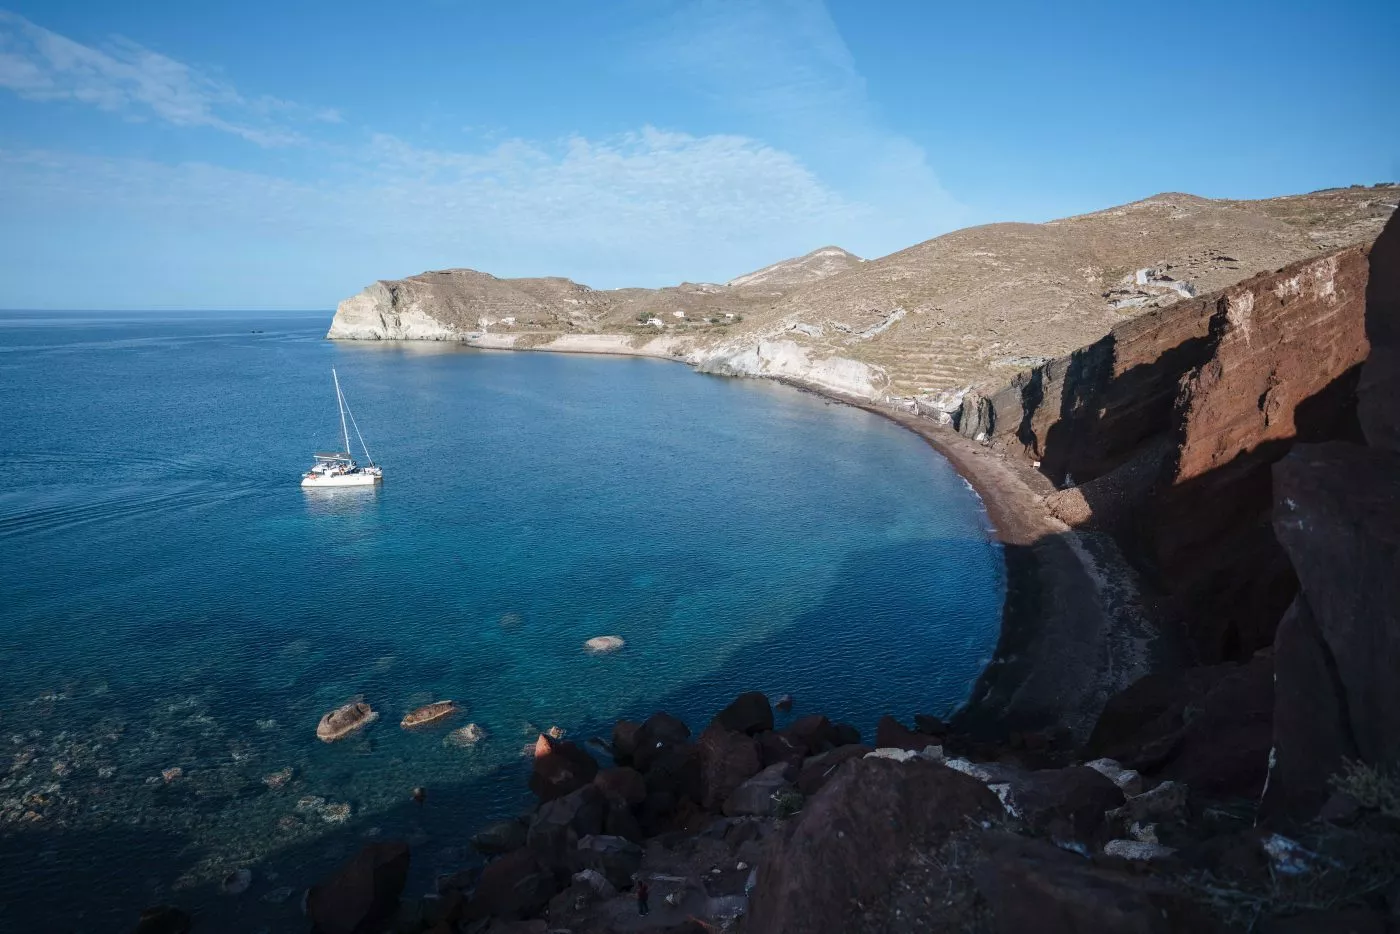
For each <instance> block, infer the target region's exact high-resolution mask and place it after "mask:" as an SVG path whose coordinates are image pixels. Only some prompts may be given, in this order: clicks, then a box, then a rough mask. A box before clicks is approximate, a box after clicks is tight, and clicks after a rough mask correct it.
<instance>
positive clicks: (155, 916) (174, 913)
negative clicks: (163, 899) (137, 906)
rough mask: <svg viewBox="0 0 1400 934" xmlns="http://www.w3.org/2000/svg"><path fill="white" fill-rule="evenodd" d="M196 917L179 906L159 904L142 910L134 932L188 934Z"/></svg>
mask: <svg viewBox="0 0 1400 934" xmlns="http://www.w3.org/2000/svg"><path fill="white" fill-rule="evenodd" d="M193 926H194V919H192V918H191V917H190V916H189V915H188V914H186V913H185V912H183V911H181V910H180V909H179V908H174V907H172V906H170V905H157V906H156V907H154V908H147V909H146V910H145V911H143V912H141V918H140V920H138V921H137V922H136V927H135V928H134V929H133V931H132V934H188V932H189V931H190V929H191V928H192V927H193Z"/></svg>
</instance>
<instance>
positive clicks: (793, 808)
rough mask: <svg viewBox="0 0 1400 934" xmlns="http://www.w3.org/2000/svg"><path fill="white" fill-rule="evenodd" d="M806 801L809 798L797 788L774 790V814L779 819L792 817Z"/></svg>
mask: <svg viewBox="0 0 1400 934" xmlns="http://www.w3.org/2000/svg"><path fill="white" fill-rule="evenodd" d="M806 803H807V799H806V798H805V797H803V795H802V792H800V791H798V790H797V789H796V788H784V789H783V790H782V791H775V792H773V816H774V817H776V818H778V819H779V820H783V819H785V818H788V817H791V816H792V815H794V814H796V813H797V812H798V811H800V810H802V805H804V804H806Z"/></svg>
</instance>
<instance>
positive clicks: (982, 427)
mask: <svg viewBox="0 0 1400 934" xmlns="http://www.w3.org/2000/svg"><path fill="white" fill-rule="evenodd" d="M953 425H954V427H956V428H957V429H958V434H960V435H962V436H963V437H964V438H971V439H972V440H974V441H985V440H987V438H989V437H991V434H992V432H993V430H994V429H995V427H996V418H995V414H994V412H993V409H992V402H991V400H990V399H988V398H987V397H986V396H984V395H982V394H981V393H979V392H977V391H976V390H968V392H967V393H966V394H965V395H964V396H963V397H962V405H961V406H959V408H958V412H957V414H956V415H955V416H954V417H953Z"/></svg>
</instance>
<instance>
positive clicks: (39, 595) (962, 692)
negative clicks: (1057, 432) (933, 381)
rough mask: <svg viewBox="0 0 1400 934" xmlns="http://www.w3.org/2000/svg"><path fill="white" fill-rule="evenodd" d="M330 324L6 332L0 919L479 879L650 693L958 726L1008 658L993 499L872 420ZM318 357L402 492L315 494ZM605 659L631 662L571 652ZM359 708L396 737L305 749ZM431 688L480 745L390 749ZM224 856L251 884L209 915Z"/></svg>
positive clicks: (794, 401)
mask: <svg viewBox="0 0 1400 934" xmlns="http://www.w3.org/2000/svg"><path fill="white" fill-rule="evenodd" d="M327 324H328V316H327V315H326V314H324V313H317V314H305V315H291V314H284V315H262V316H258V315H232V314H155V313H151V314H124V315H108V314H101V315H98V314H77V313H66V314H50V313H43V314H41V313H33V314H23V313H16V312H6V313H0V470H3V476H4V478H5V482H4V484H3V485H0V556H2V557H0V905H3V908H0V928H3V927H6V926H7V925H11V926H12V925H14V924H17V923H33V922H34V920H35V919H38V918H48V919H50V920H49V923H53V922H54V921H55V920H58V919H60V918H61V919H64V922H63V923H66V924H70V925H71V927H72V929H73V930H109V929H121V928H122V927H124V926H129V924H130V921H131V919H133V918H134V916H135V913H136V912H137V911H138V910H139V909H140V908H141V907H142V905H143V904H148V903H155V902H160V901H168V902H174V903H176V904H181V905H183V906H185V907H189V908H195V909H198V910H199V911H200V913H201V915H202V919H203V920H202V926H201V928H200V929H201V930H239V931H254V930H258V929H260V928H267V929H269V930H281V929H283V928H284V927H286V928H290V929H293V930H295V929H299V924H300V923H301V922H300V918H299V914H298V911H297V901H298V899H299V897H300V889H301V888H302V887H304V886H305V885H306V884H308V883H309V882H312V881H314V880H315V878H316V877H317V875H318V874H320V873H322V872H324V871H325V869H326V868H327V867H329V866H331V865H333V864H334V862H335V861H336V860H337V859H338V858H340V857H342V856H343V855H346V854H348V853H349V852H351V851H352V850H353V848H354V847H355V846H356V845H357V844H358V843H359V842H360V841H361V840H362V839H364V838H373V837H374V836H375V835H376V834H378V835H379V836H381V837H389V836H404V835H407V836H409V837H410V839H411V841H412V842H413V843H414V880H413V883H412V886H413V887H414V889H415V890H426V889H427V888H428V887H429V886H430V885H431V880H432V878H433V875H434V873H435V872H437V871H441V870H447V869H451V868H456V866H458V865H460V863H461V861H462V860H463V859H464V854H463V853H462V852H461V851H460V849H459V848H460V847H462V846H463V845H464V844H465V843H466V838H467V836H468V835H469V833H470V831H471V830H472V829H473V827H474V826H476V825H479V824H480V823H482V822H483V821H484V820H486V819H489V818H492V817H498V816H503V815H509V814H512V813H515V812H517V811H519V810H520V809H521V808H523V807H524V806H525V805H526V804H527V793H526V791H525V781H524V776H525V774H526V769H527V767H528V762H527V760H526V759H525V758H524V757H523V756H522V754H521V749H522V747H523V746H524V745H526V744H527V743H529V742H530V741H531V740H532V739H533V737H534V736H535V733H536V732H537V731H538V730H540V729H542V728H544V727H547V726H550V725H558V726H560V727H562V728H564V729H565V730H567V731H568V732H569V734H570V735H571V736H572V737H574V738H577V739H583V738H586V737H588V736H590V735H593V734H595V733H597V734H602V735H607V733H608V730H609V729H610V724H611V722H612V721H613V720H614V719H616V718H617V717H619V716H624V715H628V716H633V717H643V716H645V715H646V714H648V713H650V712H651V711H653V710H656V709H663V708H664V709H667V710H670V711H672V712H674V713H677V714H678V715H680V716H682V717H684V718H686V719H687V720H688V721H689V722H691V723H692V725H694V726H696V728H697V729H698V728H699V727H701V726H703V725H704V721H705V719H706V718H708V716H709V715H710V714H712V713H713V712H714V710H716V709H717V708H718V707H719V706H721V705H722V704H723V703H725V702H726V701H727V700H728V699H729V698H730V697H732V696H733V695H734V694H735V693H737V692H739V691H742V690H748V689H755V688H756V689H762V690H766V691H768V692H770V693H771V694H780V693H791V694H793V695H794V696H795V698H796V700H797V709H796V711H795V715H800V714H802V713H804V712H813V711H820V712H823V713H826V714H827V715H829V716H831V717H832V718H833V719H847V720H849V721H851V722H853V723H854V724H856V725H857V726H858V727H860V728H861V729H862V730H866V731H869V730H871V729H872V728H873V725H874V721H875V719H876V718H877V717H878V716H879V715H880V714H882V713H885V712H894V713H896V714H899V715H902V716H906V717H907V716H908V715H911V714H912V713H914V712H915V711H916V710H917V711H931V712H935V713H937V712H944V711H947V710H948V709H950V708H951V707H953V706H955V705H956V704H958V703H960V702H961V701H962V700H963V699H964V698H965V696H966V694H967V692H968V690H969V688H970V686H971V683H972V681H973V680H974V679H975V678H976V676H977V675H978V673H979V672H980V670H981V667H982V665H983V664H984V663H985V661H986V659H987V657H988V656H989V655H990V653H991V650H992V647H993V645H994V643H995V640H996V634H997V628H998V624H999V617H1000V609H1001V602H1002V594H1003V587H1004V584H1003V570H1002V564H1001V556H1000V552H999V550H998V548H997V546H995V545H994V544H992V543H991V542H990V541H989V539H988V535H987V532H986V525H987V520H986V516H985V514H984V512H983V510H982V508H981V505H980V504H979V503H978V501H977V500H976V498H975V497H974V496H973V494H972V493H971V492H970V491H969V489H968V488H967V486H966V484H964V483H963V481H962V480H961V479H960V478H959V477H958V476H957V475H956V474H955V473H954V472H953V470H952V469H951V467H950V466H949V465H948V464H947V463H946V462H945V461H944V460H943V459H942V458H940V457H939V456H937V455H936V454H935V453H934V452H933V451H932V450H931V449H930V448H929V447H928V446H927V445H926V444H925V443H924V442H923V441H922V440H920V439H919V438H917V437H915V436H914V435H912V434H910V433H908V432H905V431H903V430H902V429H900V428H898V427H897V426H895V425H893V424H892V423H890V422H888V421H886V420H884V419H881V418H878V417H876V416H873V415H870V414H868V413H865V412H862V411H858V410H854V409H851V408H847V407H844V406H839V405H833V404H828V403H826V402H825V401H823V400H822V399H820V398H818V397H815V396H812V395H808V394H803V393H799V392H796V391H794V390H791V389H788V388H785V387H781V386H777V385H772V384H767V383H763V382H757V381H742V380H729V379H723V378H717V377H708V376H700V375H696V374H694V373H692V372H690V371H689V370H688V369H687V368H685V367H682V366H679V365H676V364H671V363H666V362H662V361H653V360H641V359H622V358H603V357H587V356H568V355H554V354H529V353H491V352H481V351H473V350H468V349H463V348H457V347H450V346H440V345H431V346H409V347H403V346H390V345H375V344H332V343H330V342H328V341H325V340H323V339H322V335H323V334H324V332H325V328H326V326H327ZM332 366H335V367H336V368H337V369H338V370H339V372H340V376H341V380H342V383H343V384H344V386H345V389H346V393H347V396H348V398H349V400H350V403H351V405H352V406H353V408H354V411H355V414H356V416H357V418H358V420H359V424H360V426H361V428H362V429H363V431H364V432H365V436H366V440H368V442H369V445H370V450H371V451H372V452H373V453H374V455H375V457H376V460H377V461H378V462H380V463H381V464H383V465H384V468H385V474H386V479H385V482H384V484H383V487H382V489H380V490H377V491H364V490H341V491H315V492H304V491H302V490H301V489H300V488H299V487H298V485H297V481H298V479H299V476H300V473H301V472H302V471H303V470H304V469H305V468H306V467H307V466H309V463H310V461H309V455H310V453H311V452H312V451H313V450H323V449H326V448H328V447H330V448H333V447H338V446H339V445H338V443H337V441H336V436H337V432H338V428H339V426H338V422H337V421H336V412H335V399H334V395H333V390H332V387H331V382H330V369H331V367H332ZM610 634H616V635H620V636H622V637H624V638H625V639H626V640H627V642H626V646H625V648H623V649H622V650H621V651H620V652H619V653H617V654H616V655H611V656H603V657H599V656H590V655H588V654H586V653H585V652H584V651H583V650H582V643H583V641H584V640H585V639H588V638H589V637H592V636H597V635H610ZM360 696H362V697H363V698H364V699H365V700H367V701H368V702H369V703H370V704H372V705H373V706H374V707H375V708H376V709H377V710H379V711H380V712H381V719H380V720H379V721H378V722H377V723H375V724H373V725H372V726H371V727H369V728H368V729H367V730H366V731H364V732H363V733H362V734H360V735H359V736H358V737H356V738H354V739H352V740H347V741H345V742H342V743H336V744H333V745H326V744H322V743H320V742H318V741H317V740H316V739H315V736H314V729H315V725H316V721H317V719H318V718H319V717H320V715H321V714H322V713H324V712H325V711H327V710H329V709H331V708H332V707H334V706H337V705H339V704H341V703H344V702H346V701H347V700H349V699H352V698H355V697H360ZM444 697H450V698H455V699H456V700H458V701H459V702H460V703H462V704H463V705H464V706H465V707H466V708H467V709H466V712H465V714H464V715H462V716H460V717H459V718H458V719H457V720H456V721H455V722H454V723H453V724H451V725H452V726H461V725H463V724H465V723H466V722H468V721H473V722H477V723H479V724H481V725H482V726H483V727H484V728H485V729H486V730H487V731H488V733H489V736H488V738H487V740H485V741H484V742H483V743H481V744H480V745H479V746H477V747H476V748H474V749H470V750H467V749H462V748H457V747H453V746H448V745H444V744H443V738H444V736H445V732H446V731H445V730H437V731H429V732H426V733H419V734H408V733H406V732H405V731H403V730H401V729H400V728H399V726H398V720H399V718H400V717H402V715H403V714H404V712H406V711H407V710H408V709H410V708H411V707H412V706H414V705H416V704H420V703H424V702H426V701H430V700H436V699H439V698H444ZM12 757H13V761H12ZM175 767H179V768H180V769H182V770H183V774H182V775H181V776H180V777H178V778H176V779H174V780H173V781H170V782H166V781H165V780H164V779H163V778H162V777H161V772H162V771H163V770H165V769H170V768H175ZM286 767H291V768H292V769H294V776H295V777H294V778H293V780H292V781H291V782H290V783H289V784H288V785H287V786H286V787H284V788H280V789H276V790H269V789H268V787H267V786H266V784H264V782H263V781H262V778H263V777H264V776H266V775H269V774H270V773H273V772H276V771H278V770H280V769H283V768H286ZM7 769H8V770H9V772H8V774H7V775H6V774H5V772H6V770H7ZM418 785H421V786H424V787H426V788H427V789H428V792H429V800H428V803H427V804H426V805H424V806H422V807H419V806H416V805H413V804H411V803H410V802H408V800H407V798H408V792H409V789H410V788H412V787H413V786H418ZM308 797H309V798H313V799H314V798H324V799H325V803H326V804H348V805H349V806H350V809H349V810H350V816H349V817H348V819H345V820H344V821H343V822H333V821H332V820H328V819H327V817H328V816H331V817H333V816H334V814H335V812H334V811H327V810H326V809H325V807H324V806H323V805H321V804H318V803H317V802H316V801H314V800H312V801H302V799H304V798H308ZM299 802H300V806H299ZM240 866H246V867H250V868H252V869H253V871H254V875H255V878H254V884H253V887H252V889H251V890H250V891H249V892H248V893H246V894H244V895H241V896H237V897H233V896H222V895H219V894H217V893H216V888H217V881H218V880H219V879H220V878H222V876H223V875H224V874H225V873H226V872H227V871H228V870H229V869H231V868H235V867H240ZM284 887H290V888H293V889H295V890H296V893H295V894H294V895H291V896H289V897H287V898H286V899H285V901H281V902H278V901H277V898H276V896H277V895H278V894H280V893H279V892H277V891H276V890H278V889H279V888H284ZM265 897H267V898H268V899H269V900H267V901H265V900H264V898H265ZM52 929H54V930H66V929H68V928H65V927H62V926H61V925H60V926H58V927H54V928H52Z"/></svg>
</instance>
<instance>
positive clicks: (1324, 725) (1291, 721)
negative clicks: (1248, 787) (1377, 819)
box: [1263, 594, 1357, 818]
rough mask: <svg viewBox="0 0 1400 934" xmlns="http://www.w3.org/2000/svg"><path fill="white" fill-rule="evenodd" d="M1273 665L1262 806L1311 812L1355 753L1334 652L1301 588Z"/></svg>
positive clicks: (1286, 618) (1280, 629)
mask: <svg viewBox="0 0 1400 934" xmlns="http://www.w3.org/2000/svg"><path fill="white" fill-rule="evenodd" d="M1274 671H1275V673H1276V674H1275V678H1274V765H1273V768H1272V769H1271V770H1270V772H1269V787H1268V790H1267V791H1266V793H1265V796H1264V805H1263V810H1264V812H1265V813H1266V814H1288V815H1291V816H1295V817H1305V818H1306V817H1311V816H1313V815H1315V814H1317V813H1318V810H1319V809H1320V808H1321V807H1322V806H1323V804H1324V803H1326V801H1327V799H1328V797H1329V795H1330V794H1331V788H1330V787H1329V786H1328V779H1329V778H1331V776H1332V774H1333V773H1334V772H1336V771H1337V767H1338V765H1339V763H1341V761H1342V760H1343V759H1355V758H1356V757H1357V753H1356V747H1355V745H1354V744H1353V743H1352V739H1351V724H1350V723H1349V722H1348V719H1347V715H1346V698H1345V692H1344V691H1343V689H1342V685H1341V682H1340V681H1338V679H1337V672H1336V665H1335V662H1334V661H1333V660H1332V653H1331V651H1330V650H1329V649H1328V648H1327V643H1326V641H1325V640H1324V639H1323V638H1322V632H1321V630H1320V629H1319V628H1318V625H1317V620H1316V619H1314V618H1313V615H1312V609H1311V608H1310V607H1309V606H1308V600H1307V597H1306V596H1304V595H1303V594H1299V595H1298V596H1297V598H1295V599H1294V601H1293V606H1291V607H1289V609H1288V612H1287V613H1285V614H1284V616H1283V620H1282V622H1280V623H1279V625H1278V634H1277V635H1276V636H1275V639H1274Z"/></svg>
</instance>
